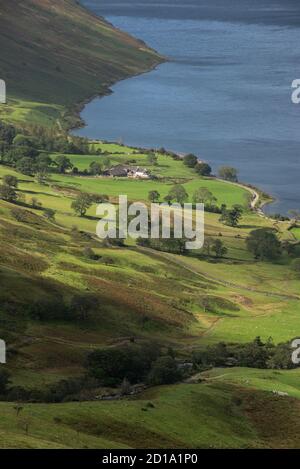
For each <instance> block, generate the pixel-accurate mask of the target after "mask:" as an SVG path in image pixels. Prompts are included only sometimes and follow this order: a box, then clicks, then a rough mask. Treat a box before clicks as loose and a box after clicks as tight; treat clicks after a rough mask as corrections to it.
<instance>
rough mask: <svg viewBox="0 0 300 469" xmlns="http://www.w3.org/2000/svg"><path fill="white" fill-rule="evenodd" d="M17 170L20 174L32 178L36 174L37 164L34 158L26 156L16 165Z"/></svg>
mask: <svg viewBox="0 0 300 469" xmlns="http://www.w3.org/2000/svg"><path fill="white" fill-rule="evenodd" d="M16 168H17V170H18V171H20V173H22V174H26V175H27V176H31V175H32V174H34V172H35V169H36V167H35V162H34V160H33V159H32V158H30V157H28V156H26V157H24V158H21V159H20V160H18V161H17V163H16Z"/></svg>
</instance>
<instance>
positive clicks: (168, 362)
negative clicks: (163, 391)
mask: <svg viewBox="0 0 300 469" xmlns="http://www.w3.org/2000/svg"><path fill="white" fill-rule="evenodd" d="M180 379H181V372H180V371H179V368H178V366H177V363H176V361H175V359H174V358H173V357H171V356H169V355H166V356H162V357H159V358H158V359H157V360H156V361H155V362H154V363H153V365H152V368H151V371H150V373H149V375H148V379H147V381H148V383H149V384H151V385H153V386H159V385H162V384H173V383H176V382H177V381H179V380H180Z"/></svg>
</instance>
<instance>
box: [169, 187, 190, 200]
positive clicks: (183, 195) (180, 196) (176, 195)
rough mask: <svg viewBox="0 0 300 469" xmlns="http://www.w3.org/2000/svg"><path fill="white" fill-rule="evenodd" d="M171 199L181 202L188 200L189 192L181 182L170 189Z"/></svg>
mask: <svg viewBox="0 0 300 469" xmlns="http://www.w3.org/2000/svg"><path fill="white" fill-rule="evenodd" d="M168 196H169V198H170V199H169V200H170V201H175V202H178V203H179V204H181V205H182V204H184V203H185V202H186V201H187V200H188V197H189V196H188V193H187V191H186V190H185V188H184V187H183V186H182V185H181V184H176V185H175V186H173V187H172V189H170V191H169V194H168Z"/></svg>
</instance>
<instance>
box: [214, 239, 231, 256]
mask: <svg viewBox="0 0 300 469" xmlns="http://www.w3.org/2000/svg"><path fill="white" fill-rule="evenodd" d="M211 250H212V251H213V252H214V253H215V256H216V257H217V258H221V257H223V256H225V255H226V254H227V252H228V249H227V248H226V247H225V246H224V244H223V242H222V241H221V240H220V239H215V240H214V242H213V244H212V246H211Z"/></svg>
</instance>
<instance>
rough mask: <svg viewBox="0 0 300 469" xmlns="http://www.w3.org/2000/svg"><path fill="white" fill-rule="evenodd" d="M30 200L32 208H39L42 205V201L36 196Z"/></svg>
mask: <svg viewBox="0 0 300 469" xmlns="http://www.w3.org/2000/svg"><path fill="white" fill-rule="evenodd" d="M30 202H31V206H32V208H35V209H39V208H41V207H42V203H41V202H40V201H39V200H38V199H37V198H36V197H32V199H31V201H30Z"/></svg>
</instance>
